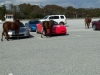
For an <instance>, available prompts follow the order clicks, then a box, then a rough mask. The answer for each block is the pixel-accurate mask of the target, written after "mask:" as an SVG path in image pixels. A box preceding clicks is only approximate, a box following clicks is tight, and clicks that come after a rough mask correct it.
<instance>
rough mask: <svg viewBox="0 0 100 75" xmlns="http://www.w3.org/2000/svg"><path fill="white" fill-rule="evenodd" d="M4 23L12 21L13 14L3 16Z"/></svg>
mask: <svg viewBox="0 0 100 75" xmlns="http://www.w3.org/2000/svg"><path fill="white" fill-rule="evenodd" d="M4 17H5V21H13V20H14V15H13V14H5V16H4Z"/></svg>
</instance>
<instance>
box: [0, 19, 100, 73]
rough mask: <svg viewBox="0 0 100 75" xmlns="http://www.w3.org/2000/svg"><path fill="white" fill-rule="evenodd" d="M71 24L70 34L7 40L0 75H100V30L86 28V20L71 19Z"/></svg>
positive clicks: (1, 52)
mask: <svg viewBox="0 0 100 75" xmlns="http://www.w3.org/2000/svg"><path fill="white" fill-rule="evenodd" d="M93 20H98V19H93ZM23 23H25V21H23ZM67 26H68V27H67V31H68V34H67V35H62V36H52V37H51V38H45V37H44V38H43V39H41V38H40V35H39V34H36V33H35V32H31V35H32V36H31V37H30V38H21V39H20V40H17V39H10V41H6V40H5V39H4V41H3V42H0V75H100V31H93V30H92V28H90V29H85V26H84V20H83V19H68V25H67ZM1 31H2V24H0V34H1ZM0 38H1V36H0Z"/></svg>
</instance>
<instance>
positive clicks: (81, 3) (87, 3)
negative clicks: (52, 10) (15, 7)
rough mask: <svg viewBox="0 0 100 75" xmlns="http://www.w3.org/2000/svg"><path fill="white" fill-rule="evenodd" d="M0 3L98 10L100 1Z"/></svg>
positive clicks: (8, 0) (19, 0)
mask: <svg viewBox="0 0 100 75" xmlns="http://www.w3.org/2000/svg"><path fill="white" fill-rule="evenodd" d="M0 1H1V2H0V3H2V2H3V3H6V4H10V3H11V4H23V3H30V4H32V5H34V4H38V5H41V6H45V5H49V4H50V5H52V4H55V5H59V6H62V7H68V6H73V7H75V8H90V7H92V8H100V0H0Z"/></svg>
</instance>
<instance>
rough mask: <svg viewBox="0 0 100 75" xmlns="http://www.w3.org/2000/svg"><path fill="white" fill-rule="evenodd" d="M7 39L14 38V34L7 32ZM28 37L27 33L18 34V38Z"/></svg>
mask: <svg viewBox="0 0 100 75" xmlns="http://www.w3.org/2000/svg"><path fill="white" fill-rule="evenodd" d="M8 35H9V37H16V36H15V34H14V33H12V32H8ZM28 36H30V33H29V32H24V33H19V35H18V37H28Z"/></svg>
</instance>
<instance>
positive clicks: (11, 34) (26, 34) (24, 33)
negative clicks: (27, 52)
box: [8, 22, 30, 37]
mask: <svg viewBox="0 0 100 75" xmlns="http://www.w3.org/2000/svg"><path fill="white" fill-rule="evenodd" d="M8 35H9V37H15V31H12V30H9V32H8ZM19 37H30V30H29V28H28V27H25V25H24V24H23V23H22V22H20V31H19Z"/></svg>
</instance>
